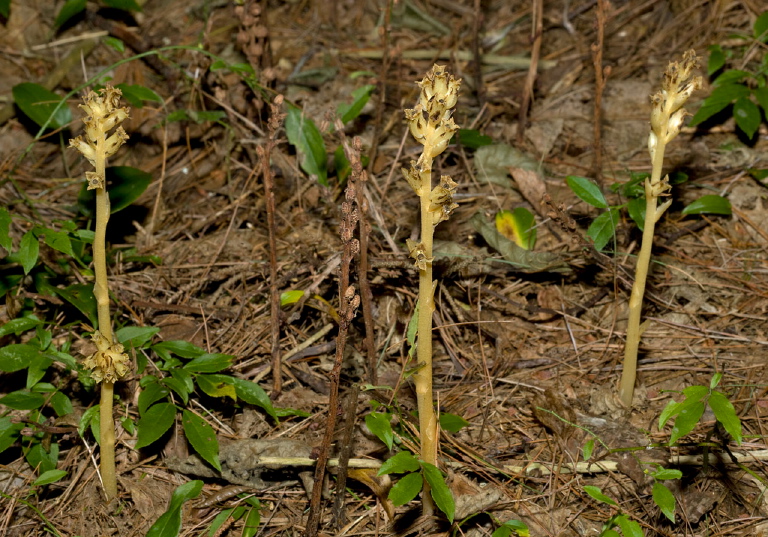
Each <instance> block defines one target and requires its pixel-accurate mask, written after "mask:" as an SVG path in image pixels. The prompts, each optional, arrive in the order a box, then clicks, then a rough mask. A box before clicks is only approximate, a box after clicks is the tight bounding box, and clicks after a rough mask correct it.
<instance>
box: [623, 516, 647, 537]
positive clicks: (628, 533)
mask: <svg viewBox="0 0 768 537" xmlns="http://www.w3.org/2000/svg"><path fill="white" fill-rule="evenodd" d="M616 522H617V523H618V524H619V527H620V528H621V533H623V534H624V537H643V528H641V527H640V524H638V523H637V522H635V521H634V520H630V518H629V517H628V516H627V515H619V516H617V517H616Z"/></svg>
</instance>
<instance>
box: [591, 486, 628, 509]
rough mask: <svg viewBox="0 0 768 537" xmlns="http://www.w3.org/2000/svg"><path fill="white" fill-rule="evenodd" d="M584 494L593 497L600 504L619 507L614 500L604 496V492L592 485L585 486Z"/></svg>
mask: <svg viewBox="0 0 768 537" xmlns="http://www.w3.org/2000/svg"><path fill="white" fill-rule="evenodd" d="M584 492H586V493H587V494H589V495H590V496H592V498H594V499H595V500H597V501H598V502H603V503H607V504H608V505H615V506H618V505H619V504H617V503H616V502H615V501H614V500H612V499H611V498H609V497H608V496H606V495H605V494H603V492H602V491H601V490H600V488H599V487H594V486H592V485H584Z"/></svg>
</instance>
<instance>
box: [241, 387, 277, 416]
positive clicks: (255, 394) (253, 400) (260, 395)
mask: <svg viewBox="0 0 768 537" xmlns="http://www.w3.org/2000/svg"><path fill="white" fill-rule="evenodd" d="M235 391H236V392H237V396H238V397H239V398H240V399H242V400H243V401H245V402H246V403H248V404H251V405H256V406H258V407H261V408H262V409H263V410H264V412H266V413H267V414H269V415H270V416H271V417H272V418H273V419H275V421H277V414H276V413H275V409H274V407H273V406H272V401H271V400H270V399H269V396H268V395H267V392H265V391H264V389H263V388H262V387H261V386H259V385H258V384H256V383H255V382H251V381H250V380H245V379H239V378H235Z"/></svg>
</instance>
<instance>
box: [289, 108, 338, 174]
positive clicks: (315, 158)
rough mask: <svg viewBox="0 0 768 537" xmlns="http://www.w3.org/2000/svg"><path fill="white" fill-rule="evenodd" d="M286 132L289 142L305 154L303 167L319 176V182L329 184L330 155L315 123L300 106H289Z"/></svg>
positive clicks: (309, 172)
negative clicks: (328, 163)
mask: <svg viewBox="0 0 768 537" xmlns="http://www.w3.org/2000/svg"><path fill="white" fill-rule="evenodd" d="M285 134H286V136H287V137H288V142H289V143H290V144H291V145H293V146H294V147H296V150H297V151H298V152H299V153H301V154H302V155H303V157H302V159H301V169H302V170H304V171H305V172H307V173H308V174H310V175H314V176H316V177H317V180H318V182H319V183H320V184H321V185H323V186H328V171H327V169H326V166H327V162H326V161H327V160H328V155H327V153H326V151H325V143H324V142H323V137H322V136H321V135H320V131H319V130H318V128H317V126H316V125H315V123H314V122H313V121H312V120H311V119H310V118H308V117H305V116H304V113H303V112H302V110H301V109H300V108H296V107H295V106H290V105H289V106H288V115H287V117H286V119H285Z"/></svg>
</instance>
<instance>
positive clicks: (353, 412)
mask: <svg viewBox="0 0 768 537" xmlns="http://www.w3.org/2000/svg"><path fill="white" fill-rule="evenodd" d="M358 395H360V386H358V385H357V384H355V385H354V386H353V387H352V391H350V392H349V394H348V395H347V404H346V405H344V409H345V411H346V413H347V415H346V416H345V417H344V439H343V440H342V443H341V449H340V450H339V470H338V473H337V475H336V497H335V498H334V499H333V522H334V526H335V528H336V529H337V530H339V529H341V528H342V527H343V526H344V525H345V524H346V523H347V514H346V512H345V509H344V508H345V504H344V492H345V490H346V488H347V470H348V468H349V457H350V456H351V455H352V433H353V432H354V429H355V418H356V417H357V398H358Z"/></svg>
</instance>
